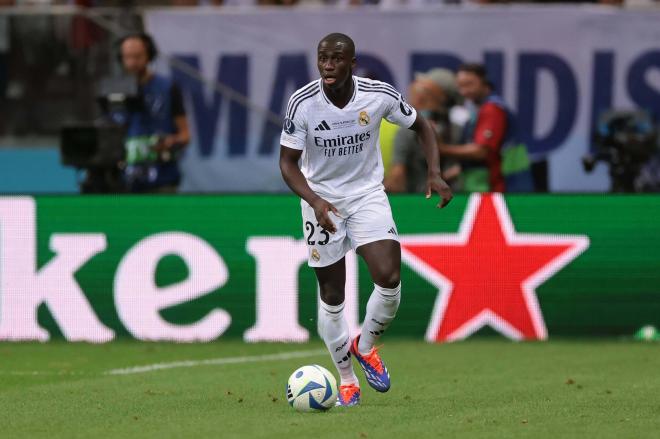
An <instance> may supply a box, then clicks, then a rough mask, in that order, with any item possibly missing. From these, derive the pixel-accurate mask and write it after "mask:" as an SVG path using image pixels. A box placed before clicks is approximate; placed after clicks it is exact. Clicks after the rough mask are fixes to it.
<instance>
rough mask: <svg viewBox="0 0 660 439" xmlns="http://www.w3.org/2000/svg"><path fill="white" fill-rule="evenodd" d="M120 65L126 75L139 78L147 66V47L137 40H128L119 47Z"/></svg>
mask: <svg viewBox="0 0 660 439" xmlns="http://www.w3.org/2000/svg"><path fill="white" fill-rule="evenodd" d="M120 49H121V63H122V66H123V67H124V70H126V72H127V73H130V74H132V75H136V76H141V75H142V74H143V73H144V72H145V71H146V70H147V66H148V65H149V54H148V53H147V47H146V46H145V44H144V41H142V40H141V39H139V38H128V39H127V40H126V41H124V42H123V43H122V45H121V48H120Z"/></svg>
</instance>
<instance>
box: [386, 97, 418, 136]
mask: <svg viewBox="0 0 660 439" xmlns="http://www.w3.org/2000/svg"><path fill="white" fill-rule="evenodd" d="M386 96H387V97H386V101H387V102H388V105H387V111H386V112H385V119H387V120H388V121H389V122H392V123H395V124H397V125H399V126H400V127H403V128H410V127H411V126H412V124H413V123H414V122H415V119H417V112H416V111H415V109H414V108H413V107H412V105H410V104H409V103H407V102H406V101H405V99H403V96H401V93H397V98H396V99H395V98H393V97H391V96H390V95H389V94H388V95H386Z"/></svg>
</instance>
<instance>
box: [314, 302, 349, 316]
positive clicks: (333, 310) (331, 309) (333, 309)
mask: <svg viewBox="0 0 660 439" xmlns="http://www.w3.org/2000/svg"><path fill="white" fill-rule="evenodd" d="M319 304H320V307H321V309H322V310H323V311H325V312H327V313H328V314H332V315H333V316H336V315H339V314H341V313H342V311H344V302H342V303H340V304H339V305H328V304H327V303H325V302H324V301H323V300H320V301H319Z"/></svg>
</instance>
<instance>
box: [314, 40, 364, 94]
mask: <svg viewBox="0 0 660 439" xmlns="http://www.w3.org/2000/svg"><path fill="white" fill-rule="evenodd" d="M317 64H318V68H319V73H320V74H321V78H322V79H323V84H324V85H325V86H327V87H330V88H340V87H342V86H343V85H344V84H346V81H347V80H348V79H349V78H350V77H351V75H352V73H353V67H354V66H355V58H354V57H353V56H352V54H350V53H349V51H348V50H347V48H346V45H345V44H344V43H341V42H337V43H333V42H327V41H322V42H321V44H319V49H318V58H317Z"/></svg>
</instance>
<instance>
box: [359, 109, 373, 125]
mask: <svg viewBox="0 0 660 439" xmlns="http://www.w3.org/2000/svg"><path fill="white" fill-rule="evenodd" d="M369 122H371V118H370V117H369V115H368V114H367V112H366V111H360V117H358V123H359V124H360V125H362V126H363V127H364V126H367V125H369Z"/></svg>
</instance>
